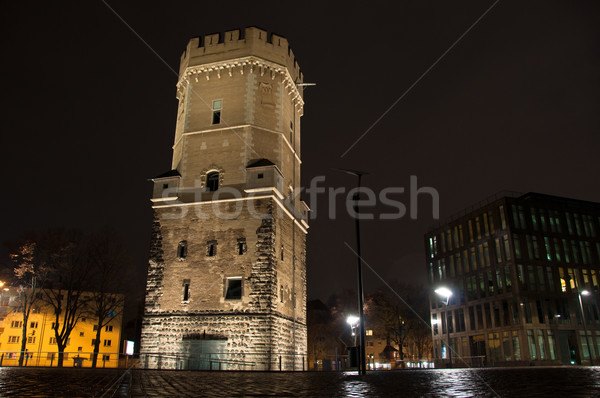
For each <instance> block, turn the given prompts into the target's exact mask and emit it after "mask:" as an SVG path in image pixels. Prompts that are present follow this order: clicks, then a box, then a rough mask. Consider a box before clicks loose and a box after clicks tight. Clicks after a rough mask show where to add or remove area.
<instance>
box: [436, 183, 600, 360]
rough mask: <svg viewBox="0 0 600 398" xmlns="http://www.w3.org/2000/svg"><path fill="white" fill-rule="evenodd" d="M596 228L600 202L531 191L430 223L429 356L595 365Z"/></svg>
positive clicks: (598, 316)
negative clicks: (431, 336) (449, 349)
mask: <svg viewBox="0 0 600 398" xmlns="http://www.w3.org/2000/svg"><path fill="white" fill-rule="evenodd" d="M599 233H600V204H598V203H591V202H585V201H581V200H573V199H567V198H560V197H555V196H549V195H542V194H537V193H527V194H524V195H516V194H510V195H497V196H496V197H494V198H490V199H488V200H486V201H484V202H481V203H479V204H478V205H476V206H473V207H471V208H470V209H468V210H467V211H464V212H463V213H461V214H460V215H458V216H455V217H453V218H452V219H451V220H449V221H447V222H445V223H444V224H443V225H438V226H437V227H435V228H433V229H432V230H430V231H429V232H428V233H427V234H426V235H425V246H426V256H427V272H428V275H429V281H430V284H431V296H430V297H431V321H432V325H433V328H432V333H433V345H434V354H435V358H436V360H437V363H438V365H444V364H448V362H449V361H450V357H451V358H452V363H453V366H478V365H479V366H481V365H487V366H500V365H523V364H536V365H537V364H539V365H551V364H583V365H588V364H595V365H599V364H600V356H599V352H600V313H599V310H598V305H599V302H600V300H599V297H600V284H599V279H600V238H599ZM442 287H445V288H447V289H450V291H451V293H452V295H451V296H450V297H449V298H448V297H442V296H447V294H444V290H443V289H441V292H440V288H442ZM435 290H438V293H436V292H435ZM439 293H441V294H439ZM446 303H447V305H446ZM582 310H583V311H582ZM448 340H449V341H450V346H451V353H450V352H448V350H447V349H446V344H445V342H446V341H448Z"/></svg>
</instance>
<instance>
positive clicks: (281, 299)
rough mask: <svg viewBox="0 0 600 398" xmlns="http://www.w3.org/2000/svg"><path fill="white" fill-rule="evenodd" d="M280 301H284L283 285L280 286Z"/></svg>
mask: <svg viewBox="0 0 600 398" xmlns="http://www.w3.org/2000/svg"><path fill="white" fill-rule="evenodd" d="M279 301H281V302H282V303H283V285H281V286H279Z"/></svg>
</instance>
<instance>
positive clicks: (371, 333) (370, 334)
mask: <svg viewBox="0 0 600 398" xmlns="http://www.w3.org/2000/svg"><path fill="white" fill-rule="evenodd" d="M365 336H373V330H372V329H367V330H365Z"/></svg>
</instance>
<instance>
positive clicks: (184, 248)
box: [177, 240, 187, 258]
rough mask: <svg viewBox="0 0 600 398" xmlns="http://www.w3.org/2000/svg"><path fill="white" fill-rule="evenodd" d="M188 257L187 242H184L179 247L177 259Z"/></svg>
mask: <svg viewBox="0 0 600 398" xmlns="http://www.w3.org/2000/svg"><path fill="white" fill-rule="evenodd" d="M186 257H187V240H182V241H181V242H179V244H178V245H177V258H186Z"/></svg>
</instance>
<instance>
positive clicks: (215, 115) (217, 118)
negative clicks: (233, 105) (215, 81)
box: [212, 100, 223, 124]
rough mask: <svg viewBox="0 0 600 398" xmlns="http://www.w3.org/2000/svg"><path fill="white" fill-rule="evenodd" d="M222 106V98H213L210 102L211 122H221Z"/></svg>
mask: <svg viewBox="0 0 600 398" xmlns="http://www.w3.org/2000/svg"><path fill="white" fill-rule="evenodd" d="M222 108H223V100H215V101H213V102H212V124H220V123H221V109H222Z"/></svg>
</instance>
